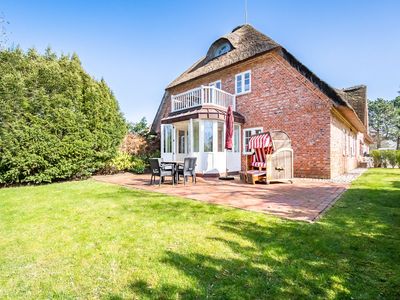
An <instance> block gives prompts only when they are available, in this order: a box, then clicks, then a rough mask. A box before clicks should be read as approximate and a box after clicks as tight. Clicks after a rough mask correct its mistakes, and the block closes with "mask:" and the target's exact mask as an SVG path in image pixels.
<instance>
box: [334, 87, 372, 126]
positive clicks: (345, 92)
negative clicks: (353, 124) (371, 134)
mask: <svg viewBox="0 0 400 300" xmlns="http://www.w3.org/2000/svg"><path fill="white" fill-rule="evenodd" d="M336 92H337V93H338V94H339V95H340V96H341V97H342V98H344V99H346V100H347V102H348V103H349V104H350V105H351V107H352V108H353V109H354V111H355V112H356V114H357V116H358V117H359V118H360V120H361V121H362V122H363V124H364V125H365V126H368V106H367V87H366V86H365V85H357V86H353V87H349V88H345V89H340V90H336Z"/></svg>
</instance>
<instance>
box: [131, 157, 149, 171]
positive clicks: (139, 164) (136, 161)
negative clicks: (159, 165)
mask: <svg viewBox="0 0 400 300" xmlns="http://www.w3.org/2000/svg"><path fill="white" fill-rule="evenodd" d="M132 162H133V166H132V168H131V171H132V172H133V173H137V174H143V173H144V171H145V170H146V166H147V165H146V162H145V161H144V160H143V159H141V158H138V157H134V158H133V159H132Z"/></svg>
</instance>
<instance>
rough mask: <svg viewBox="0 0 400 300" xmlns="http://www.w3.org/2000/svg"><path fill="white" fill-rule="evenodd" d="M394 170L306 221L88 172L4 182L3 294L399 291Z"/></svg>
mask: <svg viewBox="0 0 400 300" xmlns="http://www.w3.org/2000/svg"><path fill="white" fill-rule="evenodd" d="M399 179H400V170H398V169H372V170H369V171H368V172H367V173H365V174H364V175H363V176H362V177H360V178H359V179H358V180H357V181H355V182H354V183H353V185H352V188H351V189H350V190H349V191H347V192H346V193H345V194H344V195H343V197H342V198H341V199H340V200H339V201H338V202H337V203H336V205H335V206H334V207H333V208H332V209H331V210H330V211H329V212H328V213H327V214H326V215H325V216H324V217H323V218H322V219H321V220H320V221H319V222H317V223H314V224H308V223H303V222H294V221H288V220H283V219H280V218H276V217H273V216H266V215H263V214H258V213H251V212H247V211H242V210H237V209H231V208H224V207H220V206H214V205H209V204H205V203H201V202H196V201H190V200H187V199H180V198H176V197H168V196H164V195H161V194H157V193H150V192H144V191H134V190H128V189H125V188H122V187H117V186H112V185H107V184H102V183H97V182H94V181H90V180H88V181H82V182H68V183H59V184H52V185H46V186H38V187H19V188H9V189H2V190H0V298H5V299H18V298H24V299H44V298H47V299H48V298H52V299H76V298H80V299H85V298H100V299H132V298H133V299H146V298H153V299H188V298H195V299H198V298H219V299H246V298H247V299H265V298H280V299H286V298H292V299H293V298H294V299H299V298H316V299H318V298H319V299H338V298H346V299H348V298H354V299H399V298H400V264H399V262H400V251H399V250H400V181H399Z"/></svg>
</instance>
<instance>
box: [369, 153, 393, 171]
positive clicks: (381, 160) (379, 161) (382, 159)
mask: <svg viewBox="0 0 400 300" xmlns="http://www.w3.org/2000/svg"><path fill="white" fill-rule="evenodd" d="M371 156H372V158H373V160H374V167H375V168H380V167H384V168H387V167H388V166H390V167H392V168H395V167H396V166H398V167H400V150H372V151H371Z"/></svg>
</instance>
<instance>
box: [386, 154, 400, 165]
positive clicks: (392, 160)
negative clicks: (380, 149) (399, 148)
mask: <svg viewBox="0 0 400 300" xmlns="http://www.w3.org/2000/svg"><path fill="white" fill-rule="evenodd" d="M396 154H397V153H396V150H387V151H386V160H387V161H388V163H389V164H390V166H391V167H392V168H394V167H396V165H397V161H396V158H397V157H396Z"/></svg>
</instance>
